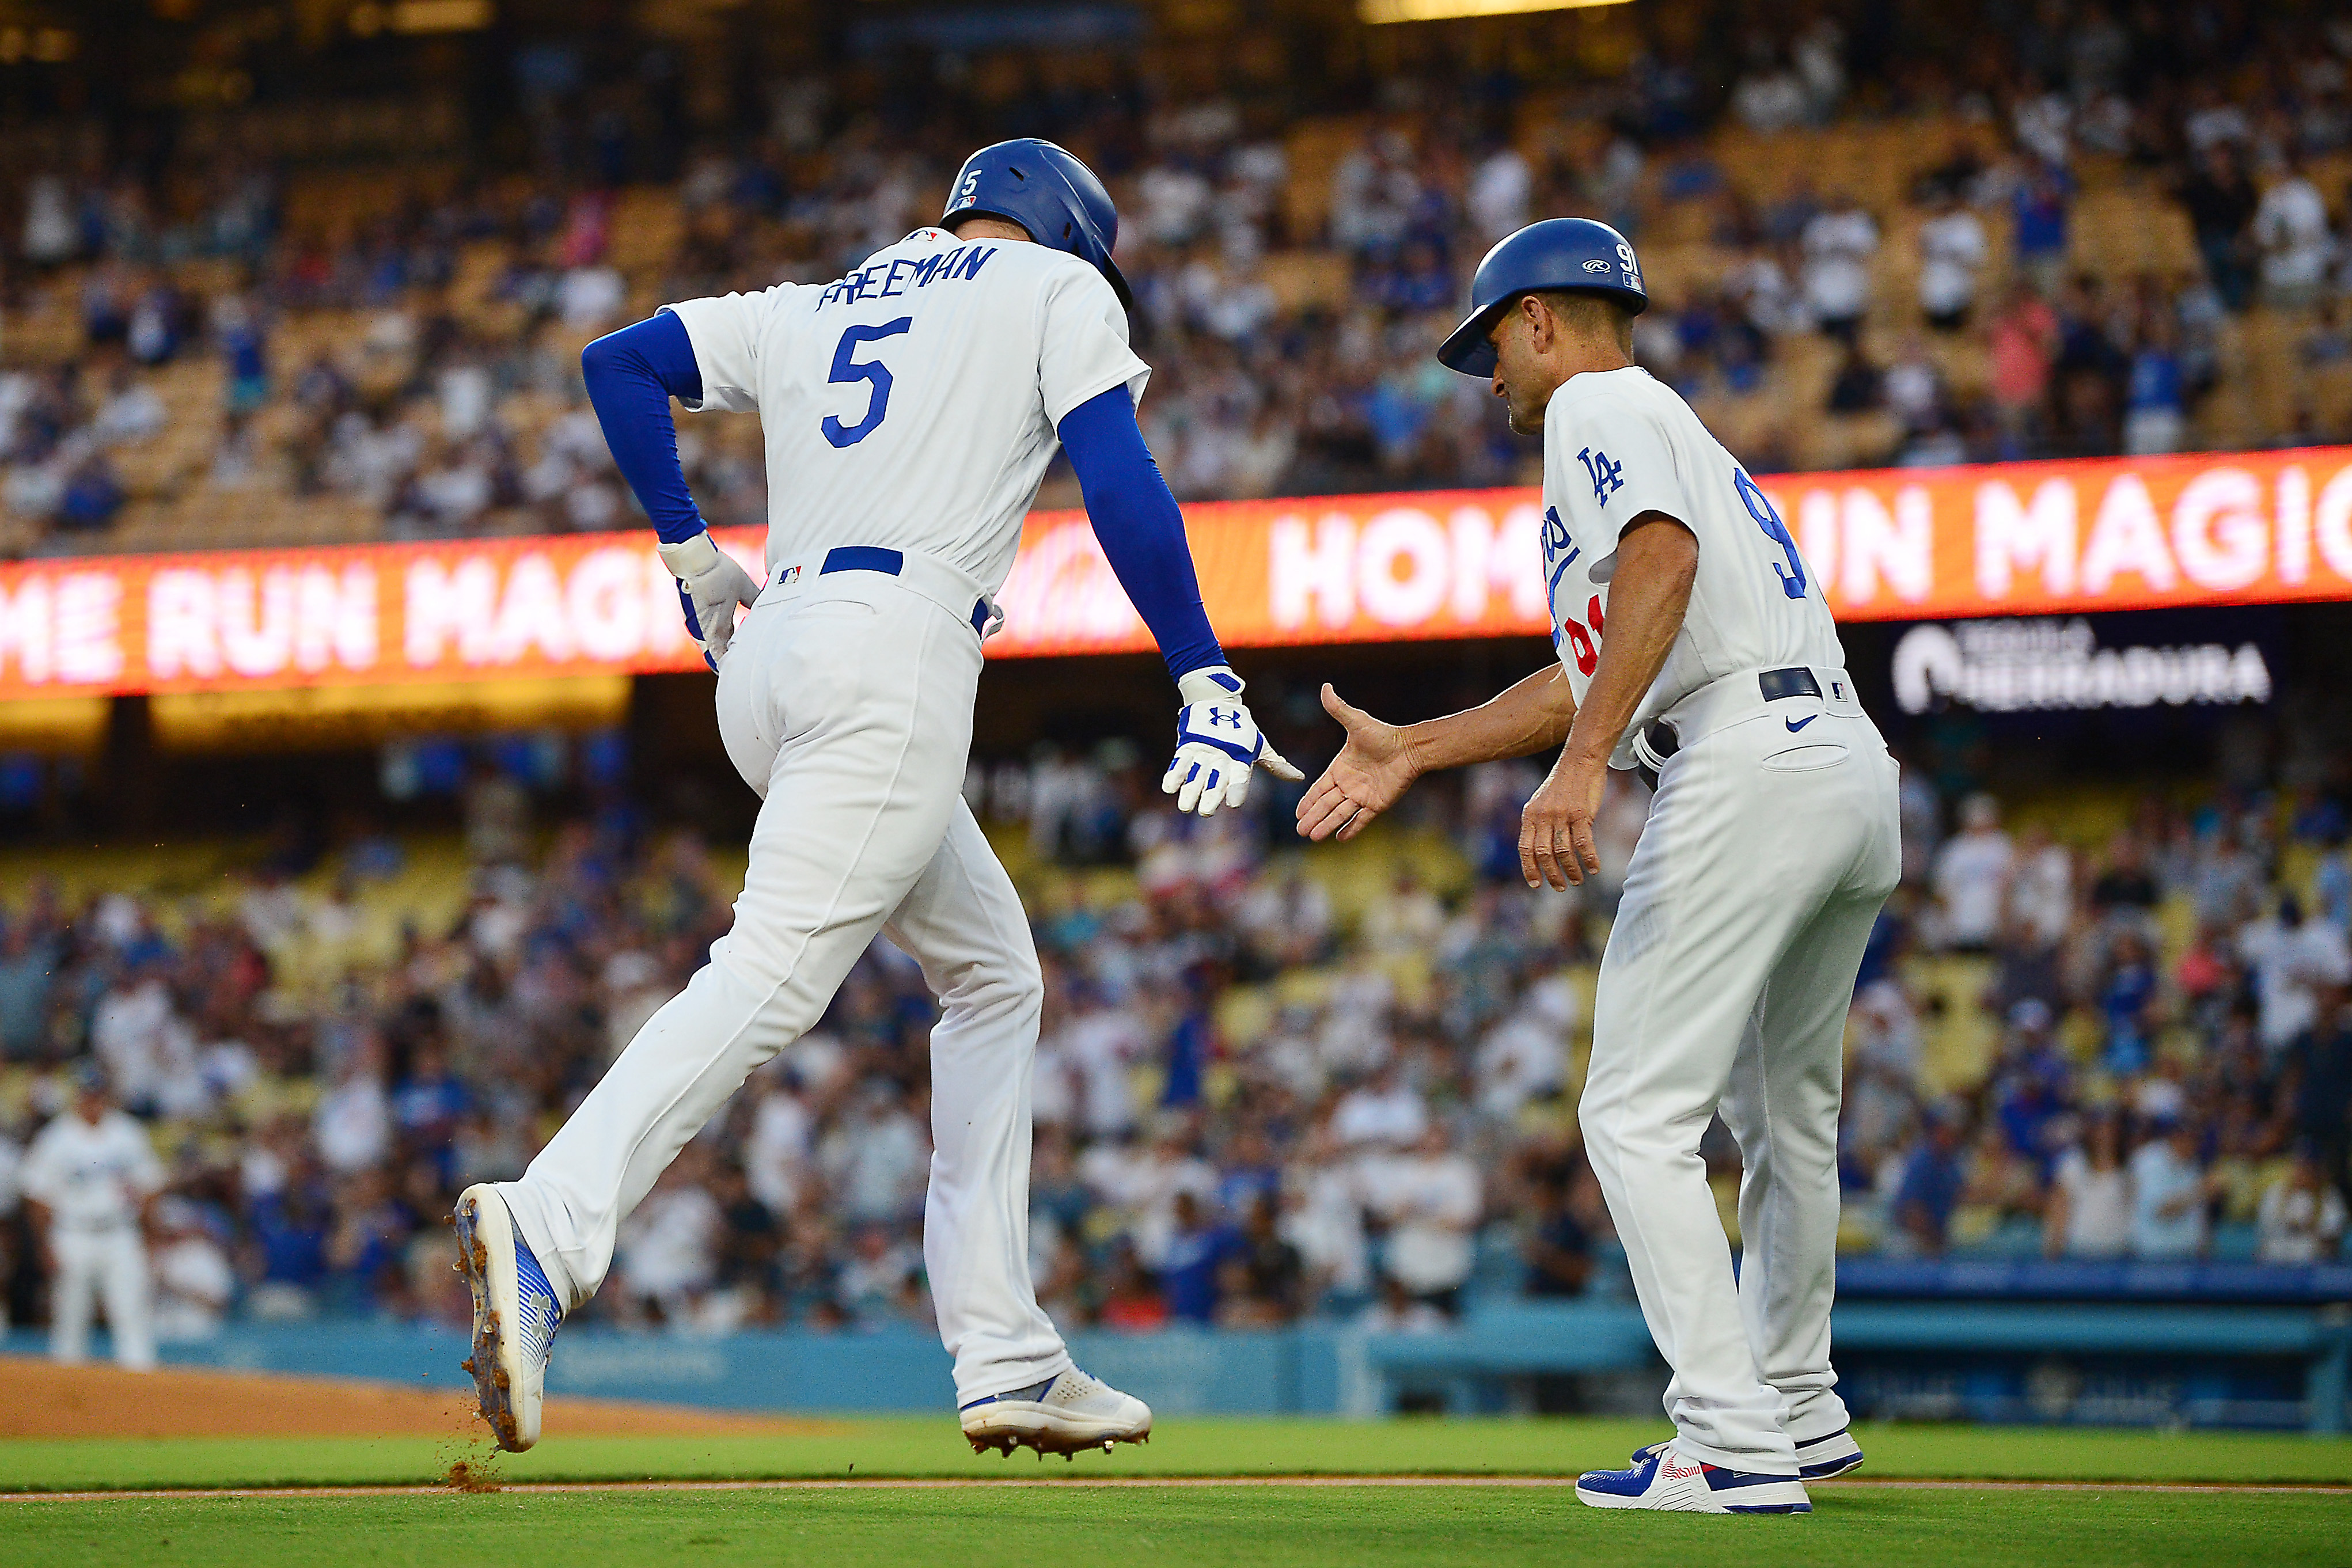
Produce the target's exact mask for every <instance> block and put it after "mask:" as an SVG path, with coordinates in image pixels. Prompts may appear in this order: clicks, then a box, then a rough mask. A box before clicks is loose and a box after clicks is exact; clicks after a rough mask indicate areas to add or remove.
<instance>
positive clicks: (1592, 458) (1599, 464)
mask: <svg viewBox="0 0 2352 1568" xmlns="http://www.w3.org/2000/svg"><path fill="white" fill-rule="evenodd" d="M1576 460H1577V461H1578V462H1579V463H1581V464H1583V465H1584V474H1585V477H1587V478H1589V479H1591V481H1592V498H1593V500H1594V501H1595V502H1597V503H1598V504H1599V505H1601V506H1603V507H1605V506H1607V505H1608V504H1609V497H1611V496H1612V494H1614V493H1615V492H1617V491H1619V490H1622V489H1623V488H1624V487H1625V478H1624V475H1625V465H1623V464H1622V463H1612V462H1611V461H1609V454H1607V453H1606V452H1595V451H1593V450H1592V448H1591V447H1590V446H1588V447H1586V448H1585V449H1584V450H1583V451H1581V452H1580V453H1578V454H1577V455H1576Z"/></svg>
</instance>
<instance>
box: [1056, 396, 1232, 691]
mask: <svg viewBox="0 0 2352 1568" xmlns="http://www.w3.org/2000/svg"><path fill="white" fill-rule="evenodd" d="M1061 435H1062V445H1063V448H1064V449H1065V450H1066V451H1067V452H1068V453H1069V455H1070V466H1071V467H1072V468H1073V469H1075V470H1076V472H1077V476H1078V489H1079V491H1080V492H1081V493H1082V494H1083V495H1084V496H1085V497H1086V503H1087V517H1088V518H1089V519H1090V520H1091V521H1092V522H1093V524H1094V528H1095V538H1097V539H1099V540H1101V541H1102V548H1103V554H1104V555H1105V556H1107V557H1108V558H1109V560H1110V569H1111V571H1112V572H1113V573H1114V574H1116V575H1117V577H1118V584H1119V586H1120V587H1121V588H1124V589H1125V590H1127V597H1128V599H1129V601H1132V602H1133V604H1134V605H1135V608H1136V612H1137V613H1138V614H1139V615H1141V616H1142V617H1143V623H1144V624H1145V625H1146V626H1148V627H1150V629H1151V635H1152V637H1153V638H1154V639H1155V640H1156V641H1157V642H1158V643H1159V644H1160V657H1161V658H1162V659H1164V660H1166V661H1167V664H1168V674H1170V675H1171V677H1180V678H1181V676H1184V675H1187V674H1191V673H1192V671H1194V670H1198V669H1202V668H1204V667H1206V666H1209V665H1212V664H1223V663H1224V662H1225V653H1224V650H1223V648H1221V647H1219V646H1218V645H1217V634H1216V633H1215V632H1213V631H1212V630H1210V627H1209V612H1208V611H1207V610H1205V609H1204V608H1202V603H1201V581H1200V579H1199V577H1198V576H1197V575H1196V574H1195V573H1194V572H1193V570H1192V544H1191V541H1189V540H1187V539H1186V538H1185V537H1184V515H1183V513H1182V512H1181V511H1179V510H1178V509H1177V506H1176V497H1174V496H1173V495H1171V493H1170V492H1169V489H1168V481H1167V480H1166V479H1165V478H1164V477H1162V476H1161V475H1160V465H1159V464H1158V463H1156V462H1154V461H1153V460H1152V456H1151V449H1150V447H1149V446H1146V445H1145V444H1144V443H1143V431H1142V430H1141V428H1140V427H1139V426H1138V425H1137V423H1135V400H1134V399H1133V398H1131V397H1129V395H1128V391H1127V388H1126V387H1125V386H1124V385H1121V386H1115V387H1113V388H1111V389H1110V390H1109V391H1108V392H1101V393H1098V394H1097V395H1096V396H1094V397H1092V398H1089V399H1088V400H1087V401H1086V402H1082V403H1080V404H1079V405H1078V406H1077V407H1076V408H1074V409H1072V410H1071V411H1070V412H1069V413H1066V414H1064V415H1063V416H1062V425H1061Z"/></svg>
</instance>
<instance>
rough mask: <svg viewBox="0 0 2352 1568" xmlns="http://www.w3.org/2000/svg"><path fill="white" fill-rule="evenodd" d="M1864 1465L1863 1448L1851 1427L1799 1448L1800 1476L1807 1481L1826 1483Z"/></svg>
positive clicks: (1816, 1439)
mask: <svg viewBox="0 0 2352 1568" xmlns="http://www.w3.org/2000/svg"><path fill="white" fill-rule="evenodd" d="M1861 1463H1862V1445H1861V1444H1860V1443H1857V1442H1855V1441H1854V1440H1853V1431H1852V1429H1851V1428H1848V1427H1839V1428H1838V1429H1837V1430H1836V1431H1834V1432H1832V1433H1831V1434H1830V1435H1829V1436H1828V1437H1814V1438H1812V1439H1811V1440H1809V1441H1807V1442H1802V1443H1800V1444H1798V1445H1797V1474H1798V1475H1799V1476H1800V1477H1801V1478H1802V1479H1805V1480H1809V1481H1825V1480H1827V1479H1830V1478H1831V1477H1832V1476H1842V1475H1843V1474H1845V1473H1846V1471H1848V1470H1850V1469H1854V1468H1855V1467H1857V1466H1859V1465H1860V1464H1861Z"/></svg>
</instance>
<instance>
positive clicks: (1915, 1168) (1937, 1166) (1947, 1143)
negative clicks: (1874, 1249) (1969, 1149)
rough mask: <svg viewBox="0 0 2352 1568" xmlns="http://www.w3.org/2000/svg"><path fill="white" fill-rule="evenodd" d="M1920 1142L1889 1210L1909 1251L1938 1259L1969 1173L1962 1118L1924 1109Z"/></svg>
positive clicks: (1946, 1107) (1951, 1110)
mask: <svg viewBox="0 0 2352 1568" xmlns="http://www.w3.org/2000/svg"><path fill="white" fill-rule="evenodd" d="M1925 1123H1926V1124H1925V1126H1924V1128H1923V1129H1922V1132H1921V1134H1920V1137H1919V1139H1918V1141H1917V1142H1916V1144H1914V1145H1912V1148H1911V1152H1910V1153H1909V1154H1908V1155H1906V1156H1905V1157H1904V1159H1903V1162H1902V1165H1901V1166H1900V1167H1899V1174H1898V1176H1897V1178H1896V1182H1895V1197H1894V1202H1893V1205H1892V1208H1893V1215H1894V1220H1895V1226H1896V1227H1897V1228H1898V1230H1899V1232H1900V1235H1901V1237H1902V1239H1903V1240H1904V1241H1905V1242H1906V1244H1907V1245H1908V1248H1909V1249H1910V1250H1912V1251H1913V1252H1915V1253H1916V1254H1919V1255H1922V1256H1925V1257H1929V1258H1935V1257H1940V1256H1941V1255H1942V1254H1943V1251H1944V1247H1945V1243H1946V1241H1947V1239H1948V1237H1949V1234H1950V1230H1951V1224H1952V1212H1953V1210H1954V1209H1956V1208H1958V1207H1959V1202H1960V1194H1961V1192H1962V1191H1963V1190H1964V1189H1965V1187H1966V1186H1967V1183H1968V1173H1967V1166H1966V1162H1965V1161H1964V1160H1963V1158H1962V1156H1961V1150H1962V1148H1963V1147H1964V1145H1965V1143H1966V1140H1967V1137H1968V1122H1967V1116H1966V1113H1964V1112H1963V1111H1962V1110H1961V1109H1960V1108H1959V1107H1958V1106H1957V1105H1952V1104H1937V1105H1933V1106H1930V1107H1929V1108H1928V1111H1927V1116H1926V1118H1925Z"/></svg>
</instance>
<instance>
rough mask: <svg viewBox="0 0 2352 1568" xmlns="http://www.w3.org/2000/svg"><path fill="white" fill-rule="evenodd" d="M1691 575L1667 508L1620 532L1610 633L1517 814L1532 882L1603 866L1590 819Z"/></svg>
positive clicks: (1660, 665) (1678, 629) (1522, 857)
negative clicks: (1580, 700)
mask: <svg viewBox="0 0 2352 1568" xmlns="http://www.w3.org/2000/svg"><path fill="white" fill-rule="evenodd" d="M1697 577H1698V538H1697V536H1696V535H1695V534H1693V533H1692V532H1691V531H1690V529H1689V528H1686V527H1685V526H1684V525H1683V524H1682V523H1681V522H1680V521H1679V520H1677V519H1675V518H1674V517H1668V516H1667V515H1666V514H1665V513H1664V512H1644V513H1643V514H1642V515H1641V516H1640V517H1635V518H1634V519H1633V521H1632V522H1630V523H1628V524H1627V525H1625V531H1624V532H1623V533H1622V534H1621V535H1620V536H1618V541H1617V570H1616V573H1615V575H1614V576H1612V578H1611V579H1610V582H1609V634H1608V636H1607V637H1605V638H1604V639H1602V641H1601V663H1600V664H1599V665H1598V666H1596V667H1595V668H1594V670H1593V672H1592V684H1591V685H1589V686H1587V687H1585V688H1584V705H1583V706H1582V707H1580V709H1579V710H1578V711H1577V715H1576V720H1575V723H1574V724H1573V725H1572V726H1571V727H1570V729H1569V732H1568V744H1567V745H1565V746H1563V747H1560V748H1559V761H1557V762H1555V763H1553V764H1552V769H1551V776H1550V777H1549V778H1548V779H1545V780H1544V781H1543V787H1542V788H1541V789H1538V790H1537V791H1536V792H1535V794H1534V795H1532V796H1531V797H1529V798H1528V804H1527V809H1526V810H1524V811H1522V812H1521V813H1520V815H1519V870H1520V872H1521V873H1523V874H1524V875H1525V876H1526V877H1527V879H1528V886H1529V887H1534V886H1536V885H1537V884H1538V883H1539V882H1544V883H1550V884H1551V885H1552V886H1554V887H1557V888H1565V887H1567V886H1569V885H1570V883H1581V882H1583V881H1584V879H1585V878H1586V877H1587V876H1589V875H1597V874H1599V873H1600V871H1601V851H1600V848H1599V846H1598V845H1597V844H1596V843H1595V842H1594V841H1593V836H1592V823H1593V820H1594V819H1595V818H1597V817H1598V816H1600V814H1601V790H1602V789H1603V788H1604V787H1605V786H1606V785H1607V783H1608V781H1609V754H1610V753H1611V752H1612V751H1615V750H1616V749H1617V742H1618V740H1619V738H1620V737H1622V736H1623V735H1624V733H1625V726H1626V725H1627V724H1629V723H1631V722H1632V721H1633V710H1634V709H1635V708H1637V707H1639V706H1641V705H1642V697H1643V694H1644V693H1646V692H1647V691H1648V690H1649V689H1650V684H1651V683H1652V682H1653V681H1655V680H1656V679H1657V678H1658V672H1659V671H1660V670H1662V669H1664V668H1665V664H1666V655H1667V653H1671V652H1672V651H1673V649H1674V645H1675V638H1676V637H1678V636H1680V635H1681V634H1682V629H1683V616H1684V615H1685V613H1686V612H1688V611H1689V609H1690V596H1691V584H1692V583H1693V582H1694V581H1696V580H1697Z"/></svg>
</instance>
